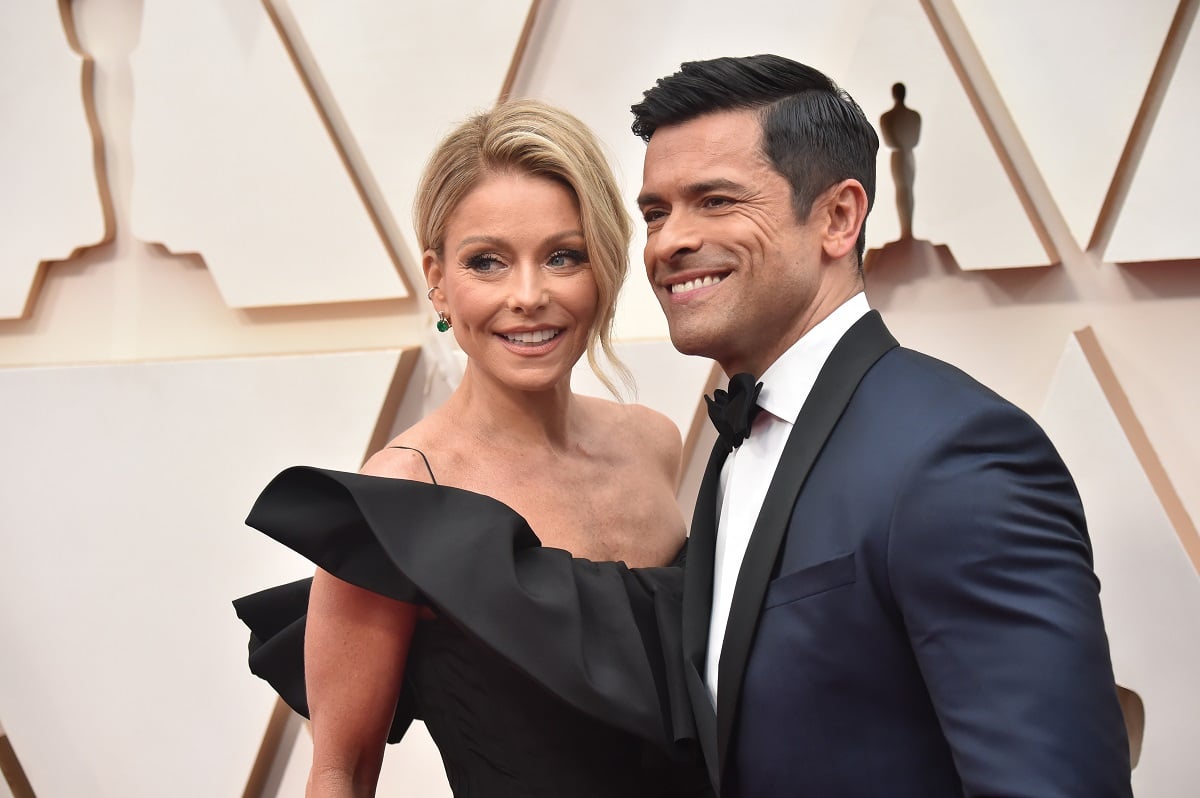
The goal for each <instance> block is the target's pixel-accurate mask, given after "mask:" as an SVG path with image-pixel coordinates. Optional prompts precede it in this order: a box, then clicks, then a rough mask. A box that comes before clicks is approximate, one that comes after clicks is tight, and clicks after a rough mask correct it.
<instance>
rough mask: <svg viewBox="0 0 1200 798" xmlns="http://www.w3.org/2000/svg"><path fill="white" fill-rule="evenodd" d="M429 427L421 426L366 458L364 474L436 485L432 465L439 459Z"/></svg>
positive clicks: (401, 434)
mask: <svg viewBox="0 0 1200 798" xmlns="http://www.w3.org/2000/svg"><path fill="white" fill-rule="evenodd" d="M429 426H430V425H429V424H427V423H426V422H425V421H422V422H419V423H417V424H415V425H414V426H412V427H409V428H408V429H406V430H405V431H404V432H402V433H400V434H399V435H397V436H396V437H395V438H393V439H392V440H390V441H388V444H387V445H386V446H384V447H383V448H382V449H380V450H379V451H377V452H375V453H374V454H373V455H371V456H370V457H369V458H367V462H365V463H363V466H362V468H361V469H360V471H361V473H363V474H369V475H371V476H376V477H390V478H391V479H409V480H413V481H415V482H435V481H436V479H435V477H434V470H433V463H432V461H433V460H436V459H437V453H436V451H435V447H434V446H433V440H434V436H432V435H431V434H430V431H429V429H428V428H429Z"/></svg>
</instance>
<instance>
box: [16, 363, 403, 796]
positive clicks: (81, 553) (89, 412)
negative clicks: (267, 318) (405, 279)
mask: <svg viewBox="0 0 1200 798" xmlns="http://www.w3.org/2000/svg"><path fill="white" fill-rule="evenodd" d="M402 355H403V353H401V352H399V351H397V350H394V349H392V350H378V351H370V352H349V353H340V354H331V355H310V356H292V357H262V358H246V359H228V360H198V361H187V362H169V363H154V364H141V365H113V366H95V367H74V368H28V369H7V370H0V396H3V397H4V409H5V412H4V413H3V414H0V440H3V441H4V454H5V458H6V463H7V464H8V467H7V468H6V471H5V475H4V479H3V480H0V507H2V508H3V518H4V533H3V534H0V711H2V712H3V720H4V726H5V729H6V731H7V732H8V733H9V735H11V739H12V740H14V741H16V742H17V744H18V745H19V746H20V750H19V754H20V757H21V763H22V765H23V766H24V769H25V772H26V774H27V775H28V777H29V781H30V783H31V784H32V785H33V788H34V790H35V792H36V793H37V795H39V796H51V797H52V796H89V798H127V797H128V796H158V795H171V796H179V797H180V798H211V797H212V796H233V795H240V794H241V793H242V790H243V789H244V787H245V785H246V779H247V776H248V774H249V772H250V768H251V764H252V763H253V761H254V754H255V752H256V751H257V750H258V746H259V743H260V739H261V735H262V730H263V728H264V727H265V725H266V722H267V719H268V717H269V716H270V712H271V707H272V706H273V705H274V701H275V694H274V693H273V692H272V691H271V689H270V687H268V686H267V684H266V683H265V682H263V681H261V680H259V679H257V678H256V677H254V676H252V675H251V674H250V672H249V670H248V669H247V667H246V640H247V633H246V629H245V627H244V626H243V625H242V624H241V622H240V621H238V619H237V617H236V616H235V615H234V612H233V608H232V607H231V606H230V601H231V600H232V599H233V598H235V597H237V596H240V595H245V594H247V593H250V592H253V591H255V590H258V589H261V588H263V587H267V586H269V585H274V584H279V583H282V582H286V581H291V580H293V579H298V578H300V577H303V576H306V575H311V573H312V565H311V564H309V563H308V562H307V561H305V560H303V559H302V558H301V557H299V555H295V554H293V553H291V552H290V551H288V550H286V549H284V548H283V547H282V546H280V545H278V544H277V543H274V542H273V541H271V540H268V539H267V538H266V537H265V536H263V535H261V534H258V533H257V532H255V531H253V530H251V529H249V528H247V527H245V526H244V525H243V519H244V518H245V516H246V513H247V511H248V510H249V508H250V505H251V503H252V502H253V500H254V497H255V496H256V495H257V494H258V492H259V491H260V490H261V489H262V488H263V487H264V486H265V485H266V483H267V481H268V480H269V479H270V478H271V477H273V476H274V475H275V474H276V473H277V472H278V471H279V470H280V469H282V468H285V467H287V466H289V465H294V464H297V463H307V464H316V465H321V466H327V467H330V468H338V469H343V470H351V471H352V470H356V469H357V467H358V465H359V464H360V463H361V461H362V457H363V454H364V452H365V450H366V448H367V445H368V441H369V440H370V438H371V435H372V432H373V430H374V427H375V422H376V419H377V418H378V415H379V408H380V406H381V405H382V404H383V403H384V399H385V397H386V396H387V394H388V391H389V386H390V385H391V383H392V380H393V375H394V374H395V373H396V371H397V367H398V363H399V362H401V357H402ZM401 390H403V386H401Z"/></svg>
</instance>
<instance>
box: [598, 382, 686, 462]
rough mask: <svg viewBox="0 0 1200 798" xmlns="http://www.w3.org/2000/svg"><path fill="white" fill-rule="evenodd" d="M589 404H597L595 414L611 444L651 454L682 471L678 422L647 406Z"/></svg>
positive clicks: (609, 402) (617, 403)
mask: <svg viewBox="0 0 1200 798" xmlns="http://www.w3.org/2000/svg"><path fill="white" fill-rule="evenodd" d="M589 401H590V402H593V403H595V404H594V405H593V406H592V407H593V408H594V409H593V411H592V412H594V413H595V416H596V418H597V422H598V423H599V424H600V425H601V426H602V429H603V433H604V435H605V436H606V437H607V438H608V439H609V440H612V441H614V442H615V443H618V445H621V446H622V447H629V448H630V450H632V451H638V452H642V453H644V454H647V455H649V456H651V457H653V458H654V459H656V460H659V461H660V462H662V463H663V464H664V465H665V466H666V467H667V468H668V469H670V470H672V471H673V470H674V469H675V468H677V467H678V465H679V460H680V457H681V456H682V452H683V440H682V438H681V437H680V434H679V428H678V427H677V426H675V422H674V421H672V420H671V419H669V418H668V417H667V416H665V415H663V414H662V413H660V412H658V411H657V410H654V409H652V408H649V407H646V406H645V405H639V404H624V403H619V402H611V401H608V400H605V399H590V400H589Z"/></svg>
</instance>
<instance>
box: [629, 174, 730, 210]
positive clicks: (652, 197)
mask: <svg viewBox="0 0 1200 798" xmlns="http://www.w3.org/2000/svg"><path fill="white" fill-rule="evenodd" d="M714 191H728V192H730V193H741V192H743V191H745V187H744V186H743V185H742V184H741V183H735V182H734V181H732V180H729V179H728V178H724V177H716V178H713V179H712V180H701V181H699V182H696V183H689V184H688V185H686V186H684V187H683V191H682V192H681V193H682V194H683V196H685V197H689V198H690V197H699V196H703V195H705V194H711V193H713V192H714ZM660 202H662V197H661V196H660V195H658V194H654V193H649V192H648V193H645V194H639V195H638V198H637V204H638V207H639V208H644V207H646V206H647V205H657V204H658V203H660Z"/></svg>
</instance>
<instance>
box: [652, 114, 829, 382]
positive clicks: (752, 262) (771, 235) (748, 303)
mask: <svg viewBox="0 0 1200 798" xmlns="http://www.w3.org/2000/svg"><path fill="white" fill-rule="evenodd" d="M761 137H762V130H761V126H760V122H759V117H758V114H757V112H755V111H751V110H736V111H718V112H715V113H711V114H706V115H704V116H700V117H697V118H696V119H693V120H691V121H688V122H683V123H681V124H678V125H670V126H667V127H661V128H659V129H658V130H657V131H655V133H654V135H653V136H652V137H651V139H650V143H649V145H648V146H647V148H646V163H645V169H644V171H643V174H642V192H641V194H640V196H639V197H638V205H639V206H640V208H641V210H642V215H643V218H644V219H645V221H646V251H645V260H646V274H647V276H648V277H649V278H650V284H651V286H652V287H653V288H654V293H655V295H656V296H657V297H658V301H659V303H660V304H661V305H662V308H663V312H664V313H665V314H666V317H667V325H668V327H669V328H670V331H671V341H672V343H674V344H675V348H676V349H678V350H679V351H680V352H683V353H684V354H689V355H703V356H705V357H711V358H713V359H715V360H716V361H717V362H718V363H720V364H721V367H722V368H723V369H724V370H725V372H726V373H727V374H734V373H737V372H739V371H748V372H751V373H753V374H756V375H760V374H762V372H763V371H764V370H765V369H766V368H767V366H769V365H770V364H771V363H773V362H774V361H775V359H776V358H777V357H779V355H780V354H782V353H783V352H784V351H785V350H786V349H787V348H788V347H789V346H791V345H792V344H793V343H794V342H795V341H796V340H798V339H799V338H800V336H801V335H802V334H803V333H804V332H806V331H807V330H808V329H809V328H811V326H812V325H813V323H815V322H814V321H813V314H814V308H815V306H816V304H817V302H818V299H819V298H820V296H821V295H822V293H823V287H822V281H823V280H824V279H825V278H824V274H823V271H828V270H823V269H822V239H821V225H820V219H821V218H822V216H823V214H822V213H820V208H821V206H822V204H823V202H824V200H825V198H824V197H819V198H818V199H817V200H816V202H814V203H813V208H812V211H811V212H810V214H809V219H808V221H806V222H803V223H801V222H799V221H797V219H796V214H795V212H794V211H793V208H792V202H791V187H790V186H789V185H788V182H787V180H786V179H785V178H784V177H783V176H782V175H780V174H779V173H778V172H776V171H775V169H774V167H773V166H772V165H771V164H770V162H768V161H767V158H766V156H765V155H764V154H763V152H762V147H761ZM818 320H819V319H818Z"/></svg>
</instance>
